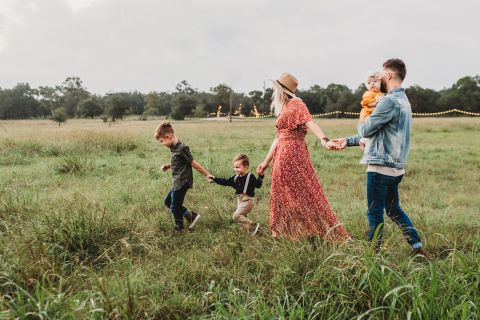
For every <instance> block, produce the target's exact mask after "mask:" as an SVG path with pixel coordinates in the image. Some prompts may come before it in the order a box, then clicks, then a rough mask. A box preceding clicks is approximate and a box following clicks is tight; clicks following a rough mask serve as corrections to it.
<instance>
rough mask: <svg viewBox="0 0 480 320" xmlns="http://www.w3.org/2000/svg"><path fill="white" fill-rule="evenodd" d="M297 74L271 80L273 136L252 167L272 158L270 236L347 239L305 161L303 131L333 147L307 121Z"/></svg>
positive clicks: (264, 165)
mask: <svg viewBox="0 0 480 320" xmlns="http://www.w3.org/2000/svg"><path fill="white" fill-rule="evenodd" d="M297 86H298V81H297V79H296V78H295V77H294V76H293V75H291V74H289V73H284V74H282V75H281V76H280V78H279V79H278V80H275V81H273V102H272V106H273V107H274V108H275V114H276V115H277V116H278V118H277V121H276V127H277V136H276V138H275V140H273V143H272V146H271V148H270V151H269V152H268V154H267V156H266V158H265V160H264V161H263V163H261V164H260V165H259V166H258V168H257V173H258V174H263V173H264V171H265V170H266V169H267V168H268V166H269V164H270V162H271V161H272V159H273V168H272V178H271V190H270V229H271V230H272V235H273V236H274V237H282V236H283V237H286V238H289V239H303V238H311V237H314V236H319V237H320V238H321V239H324V240H336V241H342V240H348V239H350V236H349V235H348V233H347V231H346V230H345V227H344V226H343V225H342V224H341V223H340V222H339V220H338V218H337V216H336V215H335V213H334V212H333V211H332V208H331V207H330V204H329V203H328V200H327V197H326V196H325V194H324V192H323V188H322V186H321V185H320V182H319V181H318V179H317V176H316V173H315V170H314V168H313V165H312V162H311V160H310V155H309V153H308V149H307V144H306V143H305V135H306V134H307V130H308V129H310V131H311V132H312V133H313V134H314V135H315V136H317V137H318V138H319V139H320V141H321V143H322V145H323V146H325V147H327V148H335V144H334V143H332V142H329V139H328V138H327V137H326V136H325V134H324V133H323V131H322V129H320V127H319V126H318V125H317V124H316V123H315V122H313V121H312V116H311V115H310V113H309V111H308V109H307V106H306V105H305V103H303V101H302V100H301V99H299V98H297V97H296V96H295V91H296V90H297Z"/></svg>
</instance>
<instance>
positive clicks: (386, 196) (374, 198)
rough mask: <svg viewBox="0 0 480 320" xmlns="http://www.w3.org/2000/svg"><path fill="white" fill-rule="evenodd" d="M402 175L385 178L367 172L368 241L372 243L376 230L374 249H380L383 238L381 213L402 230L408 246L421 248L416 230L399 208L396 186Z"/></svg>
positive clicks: (381, 175)
mask: <svg viewBox="0 0 480 320" xmlns="http://www.w3.org/2000/svg"><path fill="white" fill-rule="evenodd" d="M402 178H403V175H401V176H398V177H391V176H386V175H383V174H380V173H377V172H367V202H368V214H367V215H368V241H372V240H373V238H374V237H375V234H376V232H377V229H378V234H377V239H376V243H375V248H376V249H377V250H378V249H380V245H381V242H382V236H383V222H384V220H383V212H384V210H385V211H386V213H387V216H388V217H389V218H390V219H392V220H393V222H395V223H396V224H397V225H398V226H399V227H400V229H402V231H403V234H404V236H405V238H406V239H407V242H408V244H410V246H411V247H412V249H413V250H415V249H418V248H421V247H422V243H421V241H420V237H419V236H418V233H417V230H416V229H415V227H414V226H413V223H412V221H411V220H410V218H409V217H408V215H407V214H406V213H405V211H403V209H402V208H401V207H400V200H399V196H398V184H399V183H400V182H401V181H402Z"/></svg>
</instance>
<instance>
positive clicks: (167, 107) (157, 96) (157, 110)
mask: <svg viewBox="0 0 480 320" xmlns="http://www.w3.org/2000/svg"><path fill="white" fill-rule="evenodd" d="M144 103H145V111H144V114H145V115H157V116H162V115H167V114H169V113H170V112H171V111H172V96H171V95H170V94H168V93H166V92H160V93H157V92H150V93H149V94H147V95H146V96H145V98H144Z"/></svg>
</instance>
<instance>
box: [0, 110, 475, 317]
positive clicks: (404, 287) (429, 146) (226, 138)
mask: <svg viewBox="0 0 480 320" xmlns="http://www.w3.org/2000/svg"><path fill="white" fill-rule="evenodd" d="M158 122H159V121H134V120H131V121H120V122H117V123H116V124H115V125H112V126H109V125H108V124H105V123H102V122H101V121H99V120H90V121H88V120H78V121H73V120H72V121H69V122H67V123H66V124H63V125H62V126H61V127H60V128H58V126H57V124H55V123H53V122H51V121H3V122H0V250H1V257H0V318H5V319H10V318H17V317H18V318H27V319H86V318H87V319H90V318H92V319H104V318H110V319H186V318H195V319H351V318H358V319H360V318H361V319H479V318H480V307H479V303H480V257H479V255H480V237H479V229H480V228H479V227H480V187H479V186H480V119H478V118H476V119H473V118H450V119H447V118H439V119H414V128H413V136H412V147H411V150H410V157H409V167H408V169H407V174H406V177H405V179H404V182H403V183H402V185H401V199H402V201H403V207H404V209H406V211H407V212H408V213H409V214H410V216H411V218H412V219H413V221H414V223H415V224H416V226H417V228H418V230H419V232H420V233H421V236H422V240H423V243H424V244H425V247H426V249H427V250H428V251H429V252H431V254H432V256H433V257H434V260H433V261H432V262H430V263H429V262H425V261H423V260H418V259H414V258H412V257H411V254H410V251H409V248H408V246H407V244H406V242H405V240H404V239H403V237H402V235H401V232H400V230H398V229H397V228H396V227H394V226H393V225H392V223H391V222H390V221H388V220H386V227H385V243H384V248H383V250H382V253H381V254H378V255H377V254H374V253H372V250H371V248H370V247H369V245H368V243H367V242H366V241H365V240H364V239H365V231H366V216H365V207H366V205H365V196H364V188H365V172H364V171H365V168H363V167H362V166H360V165H359V164H358V162H359V159H360V155H361V152H360V150H359V149H358V148H349V149H347V150H346V151H343V152H328V151H325V150H323V149H322V148H320V144H319V143H318V142H315V141H314V139H313V136H312V135H309V136H308V145H309V150H310V153H311V158H312V161H313V163H314V165H315V167H316V170H317V175H318V177H319V179H320V181H321V183H322V185H323V187H324V189H325V191H326V193H327V195H328V197H329V200H330V202H331V204H332V206H333V208H334V209H335V211H336V212H337V213H338V215H339V216H340V218H341V220H342V221H343V222H344V223H345V225H346V228H347V229H348V230H349V231H350V232H351V234H352V236H353V237H354V241H353V242H352V243H350V244H348V245H333V244H328V243H317V245H316V246H312V244H311V243H310V242H308V241H297V242H291V241H287V240H273V239H272V238H271V237H270V236H268V233H266V234H264V235H263V236H261V237H255V238H253V237H251V236H250V235H248V234H244V233H243V232H242V231H241V230H240V229H239V227H238V226H237V225H235V224H234V223H233V222H231V220H230V217H231V213H232V211H233V209H234V208H235V197H234V194H233V189H229V188H225V187H221V186H218V185H212V184H208V183H207V182H206V181H205V180H204V178H203V177H201V176H200V175H199V174H198V173H195V174H194V179H195V186H194V188H193V190H190V191H189V192H188V194H187V199H186V205H187V206H188V207H191V208H192V209H195V210H196V211H198V212H199V213H200V214H201V215H202V218H201V220H200V221H199V223H198V225H197V226H196V230H195V231H194V232H191V233H186V234H184V235H182V236H179V235H178V234H175V233H174V232H173V231H172V229H173V220H172V217H171V214H170V212H169V211H168V210H167V209H166V208H164V207H163V206H162V202H163V197H164V196H165V194H166V193H167V192H168V190H169V183H170V179H171V176H170V172H168V173H162V172H161V171H160V170H159V167H160V165H161V164H163V163H167V162H169V154H170V151H169V150H168V149H166V148H165V147H163V146H162V145H161V144H159V143H158V142H156V141H155V139H154V138H153V132H154V130H155V127H156V125H157V124H158ZM317 122H318V123H319V124H320V126H321V127H322V128H323V129H324V130H325V132H326V133H327V134H328V135H329V136H330V137H336V136H345V135H349V134H353V133H354V127H355V122H356V120H354V119H350V120H317ZM174 127H175V129H176V131H177V134H178V135H179V137H180V138H181V140H182V141H184V142H185V143H187V144H188V145H190V147H191V149H192V152H193V155H194V157H195V158H196V160H197V161H199V162H200V163H201V164H202V165H203V166H204V167H205V168H207V170H209V171H210V172H211V173H213V174H215V175H218V176H229V175H230V174H231V168H230V162H231V159H232V157H233V156H234V155H235V154H236V153H239V152H244V153H247V154H248V155H249V156H250V158H251V163H253V166H254V167H255V166H256V164H258V163H260V162H261V161H262V159H263V157H264V156H265V154H266V153H267V151H268V149H269V147H270V143H271V141H272V139H273V137H274V122H273V121H272V120H257V121H236V122H234V123H233V124H229V123H228V122H224V121H205V120H204V121H200V120H199V121H185V122H178V123H177V122H175V123H174ZM268 174H269V172H267V179H266V184H265V185H264V187H263V188H262V189H261V190H260V191H259V192H258V193H257V197H256V203H257V204H256V208H255V210H254V212H253V213H252V214H251V216H252V218H254V219H255V220H257V221H259V222H261V223H262V224H263V226H264V227H265V229H264V230H265V231H266V230H267V229H266V227H267V226H268V219H269V209H268V194H269V184H270V179H269V177H268Z"/></svg>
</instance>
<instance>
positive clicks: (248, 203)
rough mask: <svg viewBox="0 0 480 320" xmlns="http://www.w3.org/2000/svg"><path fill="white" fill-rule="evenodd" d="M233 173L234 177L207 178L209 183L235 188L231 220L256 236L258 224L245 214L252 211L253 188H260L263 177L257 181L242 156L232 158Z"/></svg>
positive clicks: (245, 158)
mask: <svg viewBox="0 0 480 320" xmlns="http://www.w3.org/2000/svg"><path fill="white" fill-rule="evenodd" d="M232 163H233V171H234V172H235V175H234V176H232V177H230V178H228V179H222V178H217V177H214V176H209V177H208V181H209V182H215V183H217V184H219V185H222V186H230V187H233V188H235V191H236V194H237V209H236V210H235V212H234V213H233V217H232V218H233V220H234V221H235V222H237V223H238V224H240V225H241V226H242V227H243V228H244V229H245V230H247V231H249V232H252V235H256V234H257V232H258V230H259V228H260V224H259V223H254V222H253V221H252V220H250V219H248V218H247V214H248V213H250V212H251V211H252V210H253V207H254V204H253V197H255V188H260V187H261V186H262V183H263V175H259V176H258V179H257V178H256V177H255V175H253V174H252V173H250V172H248V167H249V165H250V162H249V159H248V157H247V156H246V155H244V154H239V155H236V156H235V158H233V161H232Z"/></svg>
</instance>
